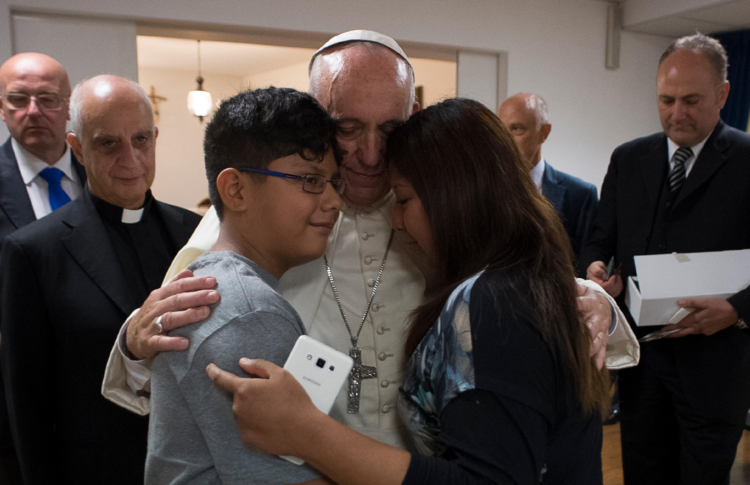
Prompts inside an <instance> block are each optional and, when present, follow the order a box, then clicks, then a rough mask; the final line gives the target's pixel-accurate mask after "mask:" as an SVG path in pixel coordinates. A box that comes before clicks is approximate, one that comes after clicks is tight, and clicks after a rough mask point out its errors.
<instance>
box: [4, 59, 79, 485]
mask: <svg viewBox="0 0 750 485" xmlns="http://www.w3.org/2000/svg"><path fill="white" fill-rule="evenodd" d="M69 98H70V81H68V74H67V73H66V72H65V69H63V67H62V66H61V65H60V63H59V62H57V61H56V60H54V59H53V58H51V57H49V56H45V55H44V54H38V53H33V52H27V53H23V54H17V55H15V56H13V57H11V58H10V59H8V60H7V61H6V62H5V63H3V65H2V66H0V118H2V120H3V121H4V122H5V124H6V125H7V127H8V131H9V132H10V138H8V141H7V142H5V144H4V145H2V146H0V242H2V240H3V239H4V238H5V237H6V236H7V235H8V234H10V233H11V232H13V231H15V230H17V229H20V228H21V227H23V226H25V225H27V224H30V223H32V222H34V221H35V220H37V219H40V218H42V217H44V216H46V215H47V214H49V213H50V212H52V210H53V208H56V207H57V206H59V205H62V204H64V203H65V202H66V201H67V200H69V199H75V198H76V197H78V196H79V195H81V192H82V190H83V185H84V184H85V182H86V172H85V171H84V169H83V167H82V166H81V164H79V163H78V162H77V161H76V159H75V157H74V156H73V155H72V153H71V151H70V150H69V149H68V144H67V142H66V141H65V123H66V121H67V120H68V119H69V115H68V100H69ZM55 170H59V172H57V173H58V174H59V175H60V178H59V179H57V178H54V177H53V178H52V179H51V180H52V182H53V185H54V186H51V185H50V183H49V182H48V181H47V180H46V179H45V177H49V175H48V173H51V174H54V173H55V172H54V171H55ZM55 180H57V182H56V183H55ZM50 188H52V190H50ZM61 192H62V193H61ZM50 196H52V197H50ZM2 387H3V386H2V384H1V383H0V483H6V484H16V483H20V482H21V477H20V470H19V468H18V461H17V460H16V456H15V451H14V449H13V440H12V438H11V435H10V422H9V420H8V411H7V409H6V405H5V396H4V391H3V389H2Z"/></svg>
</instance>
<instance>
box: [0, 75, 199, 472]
mask: <svg viewBox="0 0 750 485" xmlns="http://www.w3.org/2000/svg"><path fill="white" fill-rule="evenodd" d="M71 112H72V124H73V131H74V133H75V134H72V135H70V136H69V138H68V140H69V142H70V144H71V147H72V149H73V151H74V153H75V154H76V156H77V158H78V159H79V160H80V161H81V163H82V164H83V165H84V167H85V168H86V173H87V175H88V184H87V187H86V189H85V190H84V193H83V195H82V196H81V197H79V198H78V199H76V200H74V201H73V202H70V203H68V204H67V205H66V206H64V207H62V208H61V209H58V210H57V211H55V212H53V213H52V214H50V215H49V216H46V217H44V218H43V219H40V220H39V221H37V222H34V223H32V224H30V225H28V226H26V227H24V228H23V229H21V230H19V231H17V232H15V233H13V234H12V235H10V236H8V237H7V238H6V240H5V241H4V243H3V247H2V257H0V298H2V301H3V305H2V309H0V332H1V333H2V340H3V341H2V346H0V360H1V363H2V372H3V377H4V381H5V389H6V396H7V400H8V408H9V412H10V419H11V428H12V432H13V440H14V443H15V447H16V451H17V454H18V458H19V462H20V465H21V471H22V474H23V478H24V482H25V483H26V484H37V483H56V484H58V483H60V484H63V483H102V484H104V483H106V484H136V483H142V481H143V464H144V460H145V456H146V445H147V437H146V432H147V427H148V421H147V418H145V417H141V416H137V415H134V414H133V413H131V412H129V411H127V410H125V409H122V408H119V407H117V406H116V405H114V404H112V403H111V402H109V401H107V400H106V399H104V397H102V396H101V393H100V386H101V380H102V374H103V370H104V368H105V365H106V362H107V358H108V355H109V351H110V348H111V342H112V340H113V339H115V338H116V337H117V334H118V331H119V328H120V325H121V324H122V322H123V321H124V319H125V318H126V317H127V316H128V315H129V314H130V313H131V312H132V311H133V310H134V309H136V308H138V305H139V304H140V302H142V301H143V300H144V298H145V297H146V296H147V295H148V293H149V292H150V291H152V290H154V289H156V288H158V287H159V286H160V284H161V280H162V277H163V275H164V274H165V273H166V270H167V268H168V267H169V264H170V262H171V260H172V258H173V257H174V256H175V255H176V254H177V251H178V250H179V248H181V247H182V246H183V245H184V244H185V243H186V242H187V240H188V239H189V237H190V235H191V234H192V232H193V230H194V229H195V227H196V226H197V224H198V222H199V220H200V218H199V216H198V215H197V214H194V213H192V212H190V211H187V210H185V209H181V208H178V207H174V206H170V205H168V204H164V203H161V202H158V201H157V200H155V199H154V198H153V197H152V195H151V192H150V190H149V187H150V185H151V183H152V182H153V175H154V150H155V141H156V136H157V134H158V131H157V129H156V128H155V127H154V125H153V115H152V112H151V107H150V104H149V102H148V98H147V97H146V94H145V93H144V92H143V90H142V89H141V88H140V87H138V85H137V84H135V83H132V82H131V81H128V80H125V79H122V78H118V77H115V76H98V77H95V78H93V79H91V80H89V81H86V82H84V83H82V85H79V86H78V87H76V90H75V91H74V93H73V96H72V99H71Z"/></svg>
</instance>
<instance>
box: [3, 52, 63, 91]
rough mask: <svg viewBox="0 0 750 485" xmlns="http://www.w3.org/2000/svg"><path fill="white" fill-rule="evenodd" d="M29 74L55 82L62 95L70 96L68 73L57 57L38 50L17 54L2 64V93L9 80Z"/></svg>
mask: <svg viewBox="0 0 750 485" xmlns="http://www.w3.org/2000/svg"><path fill="white" fill-rule="evenodd" d="M29 75H35V76H39V77H40V78H42V79H48V80H50V81H51V82H54V83H55V84H57V85H58V87H59V88H60V95H61V96H63V97H69V96H70V80H69V79H68V73H67V72H66V71H65V69H64V68H63V67H62V65H61V64H60V63H59V62H57V61H56V60H55V59H53V58H51V57H50V56H47V55H44V54H40V53H38V52H24V53H22V54H16V55H15V56H13V57H11V58H10V59H8V60H7V61H5V62H4V63H3V65H2V66H0V95H5V87H6V86H7V84H8V82H11V81H13V80H14V79H16V78H18V77H26V76H29Z"/></svg>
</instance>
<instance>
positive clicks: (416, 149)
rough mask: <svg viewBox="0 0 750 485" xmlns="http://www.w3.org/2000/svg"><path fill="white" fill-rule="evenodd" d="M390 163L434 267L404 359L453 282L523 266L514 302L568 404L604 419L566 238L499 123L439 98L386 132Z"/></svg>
mask: <svg viewBox="0 0 750 485" xmlns="http://www.w3.org/2000/svg"><path fill="white" fill-rule="evenodd" d="M388 158H389V160H390V162H391V163H392V164H393V166H394V167H395V168H396V169H397V170H398V171H399V172H400V173H401V174H402V175H403V176H404V177H405V178H406V179H407V180H408V181H409V182H411V184H412V185H413V186H414V190H415V192H416V194H417V196H419V198H420V200H421V202H422V205H423V207H424V210H425V213H426V215H427V218H428V220H429V223H430V228H431V231H432V239H433V246H434V248H435V253H436V254H435V259H436V260H437V262H438V263H437V264H438V268H436V269H437V274H436V281H435V286H434V288H435V290H434V291H433V292H432V294H431V295H430V298H429V299H428V301H427V303H425V304H424V305H422V306H421V307H419V308H418V309H417V310H415V312H414V315H413V318H412V324H411V328H410V331H409V336H408V338H407V342H406V352H407V356H408V355H411V354H412V353H413V352H414V350H415V349H416V347H417V346H418V345H419V342H420V341H421V340H422V338H423V337H424V335H425V334H426V333H427V331H429V329H430V328H431V327H432V325H433V324H434V323H435V321H436V320H437V318H438V316H439V315H440V312H441V310H442V308H443V306H444V304H445V302H446V300H447V298H448V296H449V295H450V294H451V292H452V291H453V290H454V289H455V288H456V286H457V285H458V284H460V283H461V282H462V281H464V280H465V279H467V278H469V277H471V276H473V275H475V274H476V273H478V272H480V271H482V270H483V269H485V268H489V269H490V270H494V269H503V268H509V267H511V266H513V265H519V264H520V265H521V267H522V268H524V270H525V274H526V275H527V276H528V282H527V283H525V284H522V285H519V287H524V286H525V287H526V288H527V289H529V290H530V291H528V292H523V293H522V294H518V295H517V297H518V298H519V299H520V301H521V302H522V303H523V304H524V306H525V307H526V308H529V309H531V311H532V312H533V313H532V316H533V321H534V324H535V326H536V328H537V330H538V331H539V333H540V334H541V336H542V338H543V340H544V341H545V342H546V343H547V345H548V346H549V348H550V349H551V350H552V352H553V355H554V356H555V358H556V360H557V362H558V363H560V364H561V365H562V368H563V369H564V376H566V380H567V381H568V382H569V383H571V384H572V386H573V389H574V392H575V393H574V394H573V395H572V396H571V397H577V400H578V402H579V403H580V405H581V407H582V409H583V410H584V411H585V412H588V413H590V412H599V413H601V414H602V416H606V414H607V413H608V406H609V397H608V392H607V391H608V387H609V378H608V375H607V372H606V370H604V371H599V370H597V369H596V366H595V364H594V362H593V360H592V358H591V357H590V355H589V348H590V343H591V336H590V334H589V332H588V329H587V328H586V326H585V325H584V324H583V323H582V321H581V318H580V315H579V313H578V310H577V306H576V297H577V291H576V285H575V280H574V277H575V273H574V269H573V263H572V262H573V254H572V249H571V246H570V240H569V238H568V235H567V233H566V232H565V229H564V228H563V225H562V222H561V221H560V219H559V217H558V216H557V213H556V212H555V210H554V208H553V207H552V205H551V204H550V203H549V202H548V201H547V199H546V198H544V197H543V196H542V195H541V194H539V192H538V190H537V189H536V187H535V186H534V183H533V182H532V180H531V177H530V176H529V173H528V168H527V167H526V166H525V165H524V163H523V161H522V159H521V156H520V154H519V152H518V149H517V148H516V146H515V143H514V142H513V139H512V138H511V135H510V133H509V132H508V130H507V129H506V128H505V126H504V125H503V124H502V122H501V121H500V120H499V119H498V118H497V116H495V115H494V114H493V113H492V112H491V111H490V110H488V109H487V108H486V107H484V106H483V105H481V104H480V103H477V102H476V101H472V100H468V99H460V98H457V99H449V100H446V101H443V102H442V103H439V104H437V105H434V106H431V107H429V108H427V109H425V110H423V111H420V112H418V113H416V114H415V115H413V116H412V117H411V118H410V119H409V120H408V121H407V122H406V123H405V124H404V125H402V126H400V127H399V128H398V129H396V130H395V131H394V132H393V133H392V134H391V135H390V137H389V139H388ZM515 274H518V272H515ZM511 283H512V282H511ZM519 283H522V282H520V281H519ZM519 293H520V292H519Z"/></svg>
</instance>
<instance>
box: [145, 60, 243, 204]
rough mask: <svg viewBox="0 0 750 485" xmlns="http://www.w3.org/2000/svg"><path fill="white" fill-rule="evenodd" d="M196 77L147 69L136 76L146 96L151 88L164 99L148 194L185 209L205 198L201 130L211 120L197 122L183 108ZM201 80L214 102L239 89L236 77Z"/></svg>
mask: <svg viewBox="0 0 750 485" xmlns="http://www.w3.org/2000/svg"><path fill="white" fill-rule="evenodd" d="M196 75H197V73H196V71H190V70H185V71H182V70H176V69H158V68H151V67H141V68H140V69H139V73H138V83H139V84H140V85H141V86H142V87H143V89H145V90H146V92H147V93H150V92H151V86H154V87H155V88H156V94H157V95H159V96H164V97H165V98H167V101H163V102H161V103H159V113H160V119H159V122H158V124H157V126H158V128H159V137H158V139H157V141H156V179H155V180H154V185H153V187H152V191H153V193H154V196H155V197H156V198H157V199H159V200H162V201H164V202H168V203H170V204H175V205H178V206H181V207H185V208H188V209H191V208H194V207H195V206H196V205H197V203H198V200H200V199H201V198H203V197H205V196H207V195H208V188H207V185H206V172H205V168H204V165H203V131H204V130H205V128H206V123H207V122H208V121H209V120H210V119H211V118H210V116H209V117H207V118H204V119H203V123H200V122H199V121H198V118H196V117H195V116H193V115H191V114H190V112H189V111H188V109H187V95H188V92H190V91H191V90H192V89H195V87H196V82H195V77H196ZM203 78H204V79H205V81H204V82H203V88H204V89H206V90H208V91H209V92H210V93H211V95H212V96H213V100H214V103H217V102H218V101H220V100H221V99H223V98H226V97H229V96H232V95H234V94H236V93H237V92H239V91H240V90H241V89H242V87H243V84H242V80H241V79H240V78H238V77H231V76H225V75H223V74H215V73H211V72H204V73H203Z"/></svg>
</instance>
